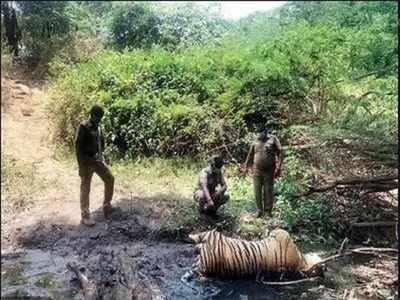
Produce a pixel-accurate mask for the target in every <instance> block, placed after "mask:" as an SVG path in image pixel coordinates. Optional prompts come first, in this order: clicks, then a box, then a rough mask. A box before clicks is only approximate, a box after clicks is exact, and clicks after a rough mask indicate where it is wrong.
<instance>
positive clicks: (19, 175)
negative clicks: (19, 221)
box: [1, 154, 43, 211]
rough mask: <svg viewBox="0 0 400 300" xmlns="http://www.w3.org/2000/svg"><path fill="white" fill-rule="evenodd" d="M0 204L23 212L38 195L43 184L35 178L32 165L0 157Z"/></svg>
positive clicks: (4, 156)
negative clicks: (0, 195)
mask: <svg viewBox="0 0 400 300" xmlns="http://www.w3.org/2000/svg"><path fill="white" fill-rule="evenodd" d="M1 175H2V176H1V194H2V197H1V204H2V206H3V205H4V206H3V208H5V209H6V210H7V209H12V210H14V211H19V210H23V209H25V208H27V207H29V206H30V205H31V204H32V201H33V199H34V198H35V196H37V195H39V194H40V191H41V190H42V187H43V183H42V182H41V181H40V180H39V178H38V177H37V176H36V171H35V166H34V164H33V163H26V162H22V161H18V160H16V159H14V158H13V157H11V156H6V155H3V154H2V155H1Z"/></svg>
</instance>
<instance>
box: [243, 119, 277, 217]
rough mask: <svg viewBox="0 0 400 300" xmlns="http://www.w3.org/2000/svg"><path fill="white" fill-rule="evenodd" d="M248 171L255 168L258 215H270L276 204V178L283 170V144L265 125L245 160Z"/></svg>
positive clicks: (254, 180) (254, 181)
mask: <svg viewBox="0 0 400 300" xmlns="http://www.w3.org/2000/svg"><path fill="white" fill-rule="evenodd" d="M245 168H246V172H248V171H249V170H250V169H252V170H253V185H254V194H255V198H256V203H257V208H258V212H257V217H262V216H264V214H265V213H267V215H268V216H269V217H270V216H271V215H272V208H273V204H274V193H273V192H274V180H275V178H277V177H279V176H281V172H282V146H281V144H280V142H279V140H278V138H277V137H276V136H274V135H272V134H269V132H268V129H267V128H266V127H265V126H264V125H259V126H258V128H257V134H256V138H255V141H254V143H253V144H252V145H251V147H250V151H249V153H248V155H247V159H246V162H245Z"/></svg>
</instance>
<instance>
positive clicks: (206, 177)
mask: <svg viewBox="0 0 400 300" xmlns="http://www.w3.org/2000/svg"><path fill="white" fill-rule="evenodd" d="M223 166H224V161H223V159H222V157H220V156H219V155H213V156H212V157H211V158H210V160H209V165H208V166H207V167H206V168H204V169H203V170H201V171H200V176H199V183H198V186H197V189H196V191H195V192H194V194H193V198H194V200H195V201H196V202H198V203H199V211H200V213H205V214H211V215H214V214H215V213H216V212H217V209H218V208H219V207H220V206H221V205H223V204H225V203H226V202H227V201H228V200H229V194H228V192H227V189H228V186H227V184H226V181H225V178H224V174H223Z"/></svg>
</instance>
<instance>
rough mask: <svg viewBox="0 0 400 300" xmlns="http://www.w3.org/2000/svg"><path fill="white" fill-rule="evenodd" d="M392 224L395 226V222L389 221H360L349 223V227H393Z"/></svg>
mask: <svg viewBox="0 0 400 300" xmlns="http://www.w3.org/2000/svg"><path fill="white" fill-rule="evenodd" d="M394 226H396V222H390V221H387V222H386V221H378V222H360V223H353V224H351V227H394Z"/></svg>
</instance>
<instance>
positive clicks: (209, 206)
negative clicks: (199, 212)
mask: <svg viewBox="0 0 400 300" xmlns="http://www.w3.org/2000/svg"><path fill="white" fill-rule="evenodd" d="M213 206H214V201H213V200H212V199H211V198H210V199H207V203H206V204H205V205H204V209H209V208H211V207H213Z"/></svg>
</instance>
